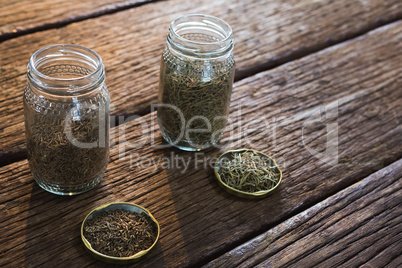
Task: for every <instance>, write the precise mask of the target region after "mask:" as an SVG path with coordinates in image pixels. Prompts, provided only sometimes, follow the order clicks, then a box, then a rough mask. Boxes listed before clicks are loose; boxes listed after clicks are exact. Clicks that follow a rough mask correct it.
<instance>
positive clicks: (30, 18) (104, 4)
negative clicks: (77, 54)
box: [0, 0, 151, 40]
mask: <svg viewBox="0 0 402 268" xmlns="http://www.w3.org/2000/svg"><path fill="white" fill-rule="evenodd" d="M147 2H151V1H150V0H126V1H124V0H121V1H118V0H97V1H78V0H73V1H71V0H70V1H63V0H45V1H43V0H18V1H1V4H0V14H1V18H0V40H3V39H6V38H10V37H13V36H18V35H21V34H24V33H29V32H33V31H37V30H43V29H47V28H52V27H58V26H61V25H64V24H67V23H71V22H74V21H79V20H83V19H87V18H91V17H95V16H100V15H103V14H107V13H111V12H116V11H119V10H122V9H125V8H130V7H134V6H138V5H140V4H143V3H147Z"/></svg>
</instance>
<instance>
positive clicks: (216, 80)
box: [158, 57, 234, 149]
mask: <svg viewBox="0 0 402 268" xmlns="http://www.w3.org/2000/svg"><path fill="white" fill-rule="evenodd" d="M162 61H163V62H162V68H161V69H162V72H161V78H160V92H159V102H160V103H162V104H168V105H171V106H173V107H175V109H176V110H173V109H172V107H167V106H161V107H158V119H159V125H160V128H161V132H162V134H163V136H164V138H165V139H166V140H167V141H169V142H170V143H175V145H177V146H179V147H180V146H182V147H194V148H195V149H204V148H208V147H210V146H212V145H213V144H215V143H216V142H217V141H218V140H219V138H220V136H221V135H222V133H223V130H224V128H225V126H226V123H227V115H228V112H229V103H230V96H231V92H232V83H233V75H234V71H233V69H231V68H224V66H220V65H214V66H208V65H206V64H205V62H203V61H201V60H187V61H182V60H180V59H179V58H176V57H172V58H169V59H166V61H165V60H162ZM209 67H210V69H209ZM221 67H222V68H221ZM231 67H233V66H231ZM183 119H184V120H183ZM180 137H181V138H180ZM177 139H179V140H177Z"/></svg>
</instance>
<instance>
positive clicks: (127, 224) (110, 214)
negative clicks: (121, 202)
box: [84, 209, 158, 257]
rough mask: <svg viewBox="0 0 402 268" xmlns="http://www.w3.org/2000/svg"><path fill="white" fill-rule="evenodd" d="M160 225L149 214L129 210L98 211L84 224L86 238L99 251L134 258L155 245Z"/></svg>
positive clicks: (109, 254)
mask: <svg viewBox="0 0 402 268" xmlns="http://www.w3.org/2000/svg"><path fill="white" fill-rule="evenodd" d="M157 233H158V227H157V224H156V223H155V222H154V221H153V220H152V219H151V217H149V216H148V215H147V214H146V213H144V212H142V213H136V212H131V211H128V210H125V209H115V210H107V211H102V212H98V213H96V214H94V215H93V217H92V218H90V219H87V220H86V222H85V224H84V237H85V238H86V240H87V241H88V242H89V243H90V244H91V246H92V248H93V249H94V250H96V251H97V252H99V253H102V254H105V255H108V256H113V257H130V256H133V255H134V254H136V253H138V252H140V251H142V250H146V249H148V248H150V247H151V246H152V244H153V243H154V242H155V239H156V237H157Z"/></svg>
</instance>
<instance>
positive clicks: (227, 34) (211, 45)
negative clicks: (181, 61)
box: [168, 14, 233, 56]
mask: <svg viewBox="0 0 402 268" xmlns="http://www.w3.org/2000/svg"><path fill="white" fill-rule="evenodd" d="M183 25H184V26H183ZM190 25H191V27H189V26H190ZM185 27H189V28H191V29H200V28H205V29H206V28H208V30H209V31H212V32H214V33H216V34H218V35H220V36H222V39H220V40H216V41H210V42H203V41H196V40H191V39H188V38H185V37H183V36H182V35H181V34H180V33H178V31H179V30H182V29H184V28H185ZM168 43H170V44H171V45H172V43H173V46H174V47H175V48H176V49H178V50H180V51H181V52H185V53H187V54H192V55H197V56H203V55H205V56H211V55H214V54H216V55H220V54H224V53H226V52H228V51H231V50H232V49H233V30H232V28H231V27H230V25H229V24H228V23H227V22H225V21H224V20H222V19H220V18H217V17H214V16H211V15H204V14H188V15H183V16H180V17H178V18H176V19H175V20H173V22H172V23H171V25H170V27H169V34H168ZM194 46H199V48H201V47H202V48H203V51H200V49H195V47H194Z"/></svg>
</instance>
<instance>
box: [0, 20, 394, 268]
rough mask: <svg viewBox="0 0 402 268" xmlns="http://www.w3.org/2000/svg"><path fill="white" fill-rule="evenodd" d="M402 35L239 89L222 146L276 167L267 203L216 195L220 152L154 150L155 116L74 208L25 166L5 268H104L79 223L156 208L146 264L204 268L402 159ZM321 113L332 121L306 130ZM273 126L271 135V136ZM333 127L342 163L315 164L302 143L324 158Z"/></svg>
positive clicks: (329, 53)
mask: <svg viewBox="0 0 402 268" xmlns="http://www.w3.org/2000/svg"><path fill="white" fill-rule="evenodd" d="M401 26H402V22H399V23H394V24H392V25H389V26H387V27H382V28H380V29H378V30H376V31H373V32H371V33H369V34H367V35H365V36H364V37H361V38H358V39H356V40H353V41H350V42H347V43H344V44H342V45H339V46H336V47H333V48H330V49H327V50H324V51H322V52H320V53H317V54H314V55H311V56H308V57H305V58H303V59H301V60H298V61H294V62H292V63H290V64H286V65H284V66H281V67H279V68H277V69H275V70H272V71H267V72H263V73H260V74H258V75H255V76H253V77H250V78H248V79H245V80H242V81H240V82H238V83H236V86H235V90H234V93H233V99H232V110H231V117H232V122H231V123H230V125H229V127H228V131H227V132H226V134H225V137H224V138H223V142H226V143H227V144H226V148H238V147H243V146H245V147H252V148H255V149H258V150H261V151H264V152H266V153H268V154H270V155H272V156H273V157H274V158H275V159H277V160H280V161H279V162H280V165H281V168H282V170H283V172H284V179H283V184H282V185H281V187H280V188H279V189H278V192H276V193H275V194H274V195H273V196H270V197H269V198H266V199H262V200H251V201H250V200H240V199H237V198H235V197H232V196H230V195H229V194H227V193H226V192H224V191H223V190H221V189H220V188H219V187H218V185H217V183H216V181H215V180H214V178H213V172H212V169H211V168H209V163H210V160H211V159H214V157H216V156H217V155H219V154H220V153H221V151H222V150H219V149H211V150H208V151H206V152H204V153H186V152H181V151H178V150H173V149H164V150H163V149H158V148H156V146H157V145H161V144H163V142H162V139H161V136H160V134H159V132H158V126H157V123H156V121H155V113H151V114H148V115H146V116H143V117H139V118H137V119H134V120H131V121H129V122H128V123H126V124H121V125H120V126H119V127H118V128H116V129H115V131H116V134H115V142H114V143H115V146H114V147H113V148H112V154H111V161H110V164H109V167H108V171H107V175H106V179H105V180H104V181H103V182H102V183H101V184H100V185H99V186H98V187H97V188H95V189H94V190H92V191H90V192H88V193H86V194H83V195H80V196H76V197H73V198H68V197H57V196H54V195H52V194H49V193H46V192H44V191H42V190H41V189H40V188H39V187H38V186H37V185H36V184H35V183H33V182H32V177H31V175H29V171H28V166H27V162H26V161H25V160H24V161H20V162H16V163H13V164H10V165H8V166H5V167H3V168H2V169H1V171H0V177H1V178H2V179H1V180H2V181H1V185H2V188H0V200H1V201H0V202H1V203H0V208H1V210H2V211H5V216H4V217H2V218H1V219H0V228H1V230H2V234H3V236H2V237H1V238H0V244H1V252H2V254H1V255H2V256H3V258H2V259H0V262H1V263H0V265H4V264H12V265H14V266H21V265H24V264H25V265H28V264H29V265H32V266H40V265H44V264H49V263H51V265H53V266H57V265H69V264H71V265H76V266H80V267H83V266H87V265H89V266H92V267H98V266H103V265H102V264H101V263H99V262H96V261H95V260H94V259H92V258H91V256H89V255H88V254H87V253H86V252H85V251H84V250H83V245H81V242H80V238H79V235H78V233H79V224H80V221H81V220H82V219H83V218H84V217H85V215H86V213H88V212H89V211H90V210H91V209H92V208H94V207H96V206H98V205H101V204H104V203H106V202H109V201H117V200H119V201H127V202H134V203H137V204H140V205H143V206H145V207H147V208H149V209H150V210H151V212H152V213H153V214H154V215H155V217H156V218H157V219H158V221H159V222H160V224H161V238H160V242H159V243H158V245H157V247H156V248H155V250H154V251H153V252H152V253H151V254H150V256H149V257H148V258H147V259H146V260H144V261H141V262H140V263H139V264H140V265H143V266H148V267H159V266H161V265H166V266H191V265H194V264H196V265H197V264H201V263H205V261H207V260H211V259H212V258H213V257H214V256H219V255H221V254H223V253H225V252H226V251H228V250H229V249H232V248H233V247H234V246H235V245H240V244H241V243H242V242H245V240H248V239H249V238H251V237H254V236H255V235H256V234H259V233H262V232H263V231H264V230H267V229H268V228H269V227H270V226H272V225H275V224H278V223H280V222H282V221H283V220H284V219H286V218H288V217H290V216H291V215H295V214H297V213H299V212H301V211H303V210H304V209H306V208H308V207H310V206H311V205H314V204H316V203H317V202H318V201H320V200H323V199H324V198H325V197H327V196H330V195H332V194H334V193H336V192H338V191H340V190H342V189H344V188H345V187H347V186H349V185H351V184H353V183H355V182H357V181H358V180H359V179H362V178H364V177H366V176H367V175H369V174H370V173H372V172H373V171H376V170H378V169H380V168H382V167H384V166H386V165H388V164H390V163H392V162H394V161H396V160H398V159H400V158H401V157H402V153H401V152H402V140H401V139H402V135H401V127H400V122H401V116H402V115H401V111H400V109H397V107H400V105H401V100H402V96H401V94H402V92H401V91H400V90H399V82H398V81H399V80H400V78H401V72H400V70H401V64H402V60H401V55H402V54H401V53H400V51H401V46H402V42H400V41H401V39H402V27H401ZM378 40H382V42H378ZM335 104H338V108H336V109H335V111H337V115H336V116H333V117H331V116H330V115H331V113H330V111H331V110H332V109H330V108H331V107H334V105H335ZM239 106H241V109H240V108H239ZM320 109H323V110H325V109H327V110H326V111H327V112H325V113H321V116H320V118H322V119H321V121H319V122H318V121H315V122H312V123H311V122H310V121H311V120H309V119H311V118H315V117H314V114H315V112H316V111H320ZM273 118H277V125H276V128H275V129H276V135H274V136H273V135H271V131H272V129H273V128H271V127H270V126H269V125H268V124H269V123H270V122H272V119H273ZM325 118H326V119H325ZM264 119H265V120H266V121H264ZM259 120H260V121H259ZM309 122H310V123H311V124H310V123H309ZM334 122H335V123H337V124H338V135H339V136H338V142H339V145H338V154H339V159H338V163H337V164H333V165H332V164H325V163H322V162H321V161H320V159H322V157H320V156H319V155H312V154H311V153H310V151H308V150H307V147H306V146H304V145H303V137H304V139H305V140H306V145H307V146H309V147H310V148H311V149H315V150H319V149H320V148H321V149H322V147H324V148H325V143H326V139H327V137H330V135H329V134H328V133H327V131H326V126H327V125H329V124H330V123H334ZM307 123H309V124H307ZM303 126H304V134H302V133H303V132H302V131H303ZM330 130H331V129H330ZM231 132H233V133H231ZM329 133H332V132H329ZM275 136H276V138H274V137H275ZM153 137H154V139H155V140H154V141H152V139H153ZM250 143H251V144H250ZM317 156H318V158H317ZM335 156H336V155H335ZM335 156H334V157H335ZM175 159H177V160H175ZM158 161H160V162H158ZM176 161H179V162H178V163H177V162H176ZM183 161H184V162H186V163H187V162H188V163H189V166H187V168H185V167H184V164H183ZM169 162H170V163H169ZM166 163H167V164H166ZM168 164H169V165H168Z"/></svg>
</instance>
